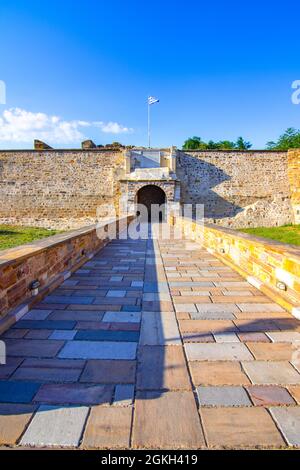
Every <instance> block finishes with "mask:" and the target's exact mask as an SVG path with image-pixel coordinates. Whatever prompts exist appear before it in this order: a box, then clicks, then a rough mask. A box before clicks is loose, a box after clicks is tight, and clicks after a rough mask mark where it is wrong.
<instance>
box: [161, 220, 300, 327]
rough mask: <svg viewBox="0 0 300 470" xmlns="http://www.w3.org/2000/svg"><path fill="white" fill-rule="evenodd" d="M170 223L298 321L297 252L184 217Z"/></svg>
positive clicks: (299, 256)
mask: <svg viewBox="0 0 300 470" xmlns="http://www.w3.org/2000/svg"><path fill="white" fill-rule="evenodd" d="M170 222H171V223H172V224H173V225H174V226H175V228H176V229H177V231H178V232H177V236H178V234H180V233H181V231H182V232H183V233H184V234H185V235H186V238H190V239H192V240H195V241H197V242H198V243H200V244H201V245H202V246H204V247H205V248H207V249H208V251H209V252H210V253H212V254H213V255H214V256H216V257H217V258H219V259H221V260H222V261H223V262H224V263H225V264H227V265H229V266H230V267H231V268H233V269H235V270H236V271H238V272H239V274H241V275H242V276H243V277H245V278H246V279H247V281H248V282H249V283H250V284H252V285H253V286H255V287H256V288H257V289H259V290H260V291H261V292H263V293H264V294H266V295H267V296H268V297H270V298H272V299H273V300H274V301H275V302H277V303H278V304H280V305H281V306H282V307H284V308H286V309H287V310H288V311H290V312H291V313H292V314H293V315H294V316H295V317H297V318H298V319H300V308H299V302H300V289H299V286H300V249H299V247H296V246H293V245H286V244H285V243H280V242H276V241H273V240H266V239H263V238H259V237H254V236H253V235H249V234H246V233H241V232H238V231H236V230H231V229H229V228H224V227H216V226H213V225H211V224H207V223H205V224H200V223H196V222H195V221H194V220H192V219H189V218H184V217H175V218H174V217H171V218H170Z"/></svg>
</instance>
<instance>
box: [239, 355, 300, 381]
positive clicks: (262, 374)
mask: <svg viewBox="0 0 300 470" xmlns="http://www.w3.org/2000/svg"><path fill="white" fill-rule="evenodd" d="M242 365H243V368H244V370H245V372H246V374H247V375H248V377H249V378H250V380H251V382H252V383H253V384H255V385H260V384H262V385H264V384H265V385H293V384H300V374H299V373H298V372H297V371H296V370H295V369H294V368H293V366H291V364H289V362H287V361H279V362H276V361H272V362H266V361H253V362H243V363H242Z"/></svg>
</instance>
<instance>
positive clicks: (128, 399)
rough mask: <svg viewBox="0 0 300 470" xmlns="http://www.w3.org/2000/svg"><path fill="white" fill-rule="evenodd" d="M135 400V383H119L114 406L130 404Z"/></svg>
mask: <svg viewBox="0 0 300 470" xmlns="http://www.w3.org/2000/svg"><path fill="white" fill-rule="evenodd" d="M133 400H134V385H124V384H118V385H116V388H115V396H114V400H113V405H114V406H130V405H132V403H133Z"/></svg>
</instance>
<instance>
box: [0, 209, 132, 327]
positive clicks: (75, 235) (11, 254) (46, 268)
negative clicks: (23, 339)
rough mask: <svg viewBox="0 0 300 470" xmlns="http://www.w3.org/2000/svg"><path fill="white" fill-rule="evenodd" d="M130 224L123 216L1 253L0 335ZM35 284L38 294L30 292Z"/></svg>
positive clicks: (129, 219)
mask: <svg viewBox="0 0 300 470" xmlns="http://www.w3.org/2000/svg"><path fill="white" fill-rule="evenodd" d="M130 221H131V218H130V217H123V218H121V219H115V220H113V221H110V222H109V223H107V224H106V223H99V224H97V226H95V225H93V226H90V227H85V228H82V229H77V230H75V231H72V232H66V233H63V234H58V235H54V236H53V237H48V238H45V239H43V240H37V241H34V242H32V243H29V244H27V245H23V246H18V247H16V248H10V249H8V250H4V251H2V252H1V253H0V333H2V331H3V330H4V329H6V328H7V327H8V326H10V325H11V324H12V323H14V322H15V321H16V320H17V319H19V318H20V317H21V316H22V315H24V314H25V313H27V311H28V310H29V309H30V308H31V307H32V305H34V304H35V303H37V302H39V301H40V300H41V299H42V298H43V297H44V296H45V295H48V294H49V292H51V291H52V290H53V289H55V288H56V287H57V286H58V285H60V284H61V283H62V282H64V280H66V279H67V278H69V277H70V276H71V273H72V272H73V271H74V270H76V269H78V268H79V267H80V266H81V265H82V264H84V263H85V262H86V261H88V260H89V259H90V258H91V257H92V256H93V255H94V254H95V253H96V252H97V251H99V250H100V249H101V248H102V247H103V246H105V245H106V244H107V243H108V242H109V240H110V237H111V238H114V237H116V236H117V235H118V233H120V232H121V231H123V230H125V229H126V227H127V225H128V223H129V222H130ZM34 281H38V282H39V287H38V292H37V293H33V291H32V289H31V288H32V282H34ZM8 312H10V313H9V315H7V313H8ZM3 317H4V318H3Z"/></svg>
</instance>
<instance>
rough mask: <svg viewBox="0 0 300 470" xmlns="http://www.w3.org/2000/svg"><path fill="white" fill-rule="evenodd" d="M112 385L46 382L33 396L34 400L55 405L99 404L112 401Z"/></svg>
mask: <svg viewBox="0 0 300 470" xmlns="http://www.w3.org/2000/svg"><path fill="white" fill-rule="evenodd" d="M112 396H113V387H112V386H109V385H98V384H93V385H88V384H87V385H86V384H46V385H42V386H41V388H40V389H39V391H38V393H37V394H36V395H35V397H34V402H41V403H46V404H55V405H56V404H57V405H60V404H61V405H69V404H78V405H99V404H106V405H107V404H108V405H109V404H110V403H111V402H112Z"/></svg>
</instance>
